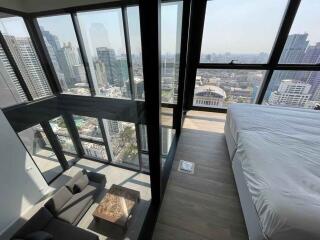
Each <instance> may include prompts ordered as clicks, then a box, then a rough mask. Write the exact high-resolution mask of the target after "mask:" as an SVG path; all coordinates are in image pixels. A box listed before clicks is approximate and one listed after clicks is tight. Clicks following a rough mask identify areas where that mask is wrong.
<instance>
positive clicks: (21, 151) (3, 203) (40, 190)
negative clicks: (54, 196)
mask: <svg viewBox="0 0 320 240" xmlns="http://www.w3.org/2000/svg"><path fill="white" fill-rule="evenodd" d="M47 191H48V185H47V183H46V182H45V180H44V179H43V177H42V176H41V174H40V172H39V170H38V169H37V167H36V166H35V165H34V162H33V161H32V159H31V158H30V156H29V155H28V153H27V152H26V150H25V148H24V146H23V145H22V143H21V142H20V140H19V138H18V137H17V135H16V134H15V132H14V130H13V129H12V128H11V126H10V124H9V122H8V121H7V119H6V118H5V116H4V114H3V113H2V111H1V110H0V235H1V233H2V232H3V231H4V230H5V229H7V228H8V227H9V226H10V225H11V224H12V223H14V222H15V221H16V220H17V219H18V218H19V217H20V216H21V215H22V214H24V213H25V212H26V211H28V210H29V209H30V208H31V207H32V206H33V205H34V204H35V203H37V202H38V201H39V200H40V199H41V198H42V197H43V196H44V194H45V193H46V192H47Z"/></svg>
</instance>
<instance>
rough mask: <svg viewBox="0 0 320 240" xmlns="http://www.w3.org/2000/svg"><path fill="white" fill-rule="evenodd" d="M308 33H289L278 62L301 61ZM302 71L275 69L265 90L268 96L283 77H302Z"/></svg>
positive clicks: (306, 45)
mask: <svg viewBox="0 0 320 240" xmlns="http://www.w3.org/2000/svg"><path fill="white" fill-rule="evenodd" d="M307 38H308V33H304V34H291V35H289V36H288V39H287V41H286V44H285V46H284V48H283V51H282V54H281V57H280V60H279V62H280V63H284V64H294V63H302V61H303V58H304V56H305V52H306V49H307V47H308V45H309V41H308V40H307ZM302 78H303V73H301V72H295V71H275V72H274V73H273V76H272V81H271V82H270V84H269V87H268V90H267V91H266V95H265V96H266V97H267V98H268V97H269V96H270V94H271V92H273V91H276V90H277V89H278V87H279V85H280V82H281V81H282V80H283V79H300V80H301V79H302Z"/></svg>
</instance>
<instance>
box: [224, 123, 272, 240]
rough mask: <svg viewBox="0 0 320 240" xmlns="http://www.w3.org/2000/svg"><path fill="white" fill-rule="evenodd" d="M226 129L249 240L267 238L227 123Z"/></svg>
mask: <svg viewBox="0 0 320 240" xmlns="http://www.w3.org/2000/svg"><path fill="white" fill-rule="evenodd" d="M224 131H225V136H226V142H227V146H228V150H229V154H230V161H231V163H232V170H233V175H234V179H235V182H236V186H237V189H238V193H239V198H240V203H241V208H242V212H243V216H244V220H245V223H246V226H247V231H248V235H249V240H267V239H268V238H267V237H266V236H265V235H264V234H263V231H262V228H261V226H260V220H259V217H258V213H257V211H256V208H255V206H254V203H253V201H252V197H251V194H250V192H249V189H248V186H247V184H246V180H245V177H244V175H243V171H242V165H241V161H240V160H238V159H237V153H236V143H235V141H234V139H233V137H232V136H231V134H230V128H229V125H228V124H227V123H226V125H225V128H224Z"/></svg>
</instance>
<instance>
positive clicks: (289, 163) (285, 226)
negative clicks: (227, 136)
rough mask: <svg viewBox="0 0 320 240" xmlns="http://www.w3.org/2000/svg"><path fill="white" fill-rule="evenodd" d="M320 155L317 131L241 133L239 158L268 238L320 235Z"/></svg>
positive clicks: (293, 239)
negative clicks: (292, 133)
mask: <svg viewBox="0 0 320 240" xmlns="http://www.w3.org/2000/svg"><path fill="white" fill-rule="evenodd" d="M281 124H282V123H281ZM306 124H307V123H306ZM278 126H279V124H278ZM302 127H303V126H302ZM319 153H320V135H316V134H304V133H302V132H300V133H299V134H297V135H296V136H292V135H291V134H289V135H286V134H284V132H283V131H281V132H280V133H276V129H275V128H272V129H271V132H265V131H259V132H254V131H241V132H239V133H238V149H237V152H236V155H235V159H237V160H240V161H241V163H242V168H243V172H244V176H245V178H246V180H247V185H248V189H249V191H250V193H251V194H252V199H253V202H254V204H255V207H256V210H257V213H258V216H259V219H260V222H261V226H262V229H263V232H264V234H265V235H266V236H267V237H268V239H271V240H280V239H281V240H284V239H290V240H298V239H299V240H303V239H306V240H309V239H310V240H311V239H320V154H319Z"/></svg>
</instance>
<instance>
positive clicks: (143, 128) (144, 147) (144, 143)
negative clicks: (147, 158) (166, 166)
mask: <svg viewBox="0 0 320 240" xmlns="http://www.w3.org/2000/svg"><path fill="white" fill-rule="evenodd" d="M139 129H140V148H141V151H144V152H148V135H147V125H144V124H140V125H139Z"/></svg>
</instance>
